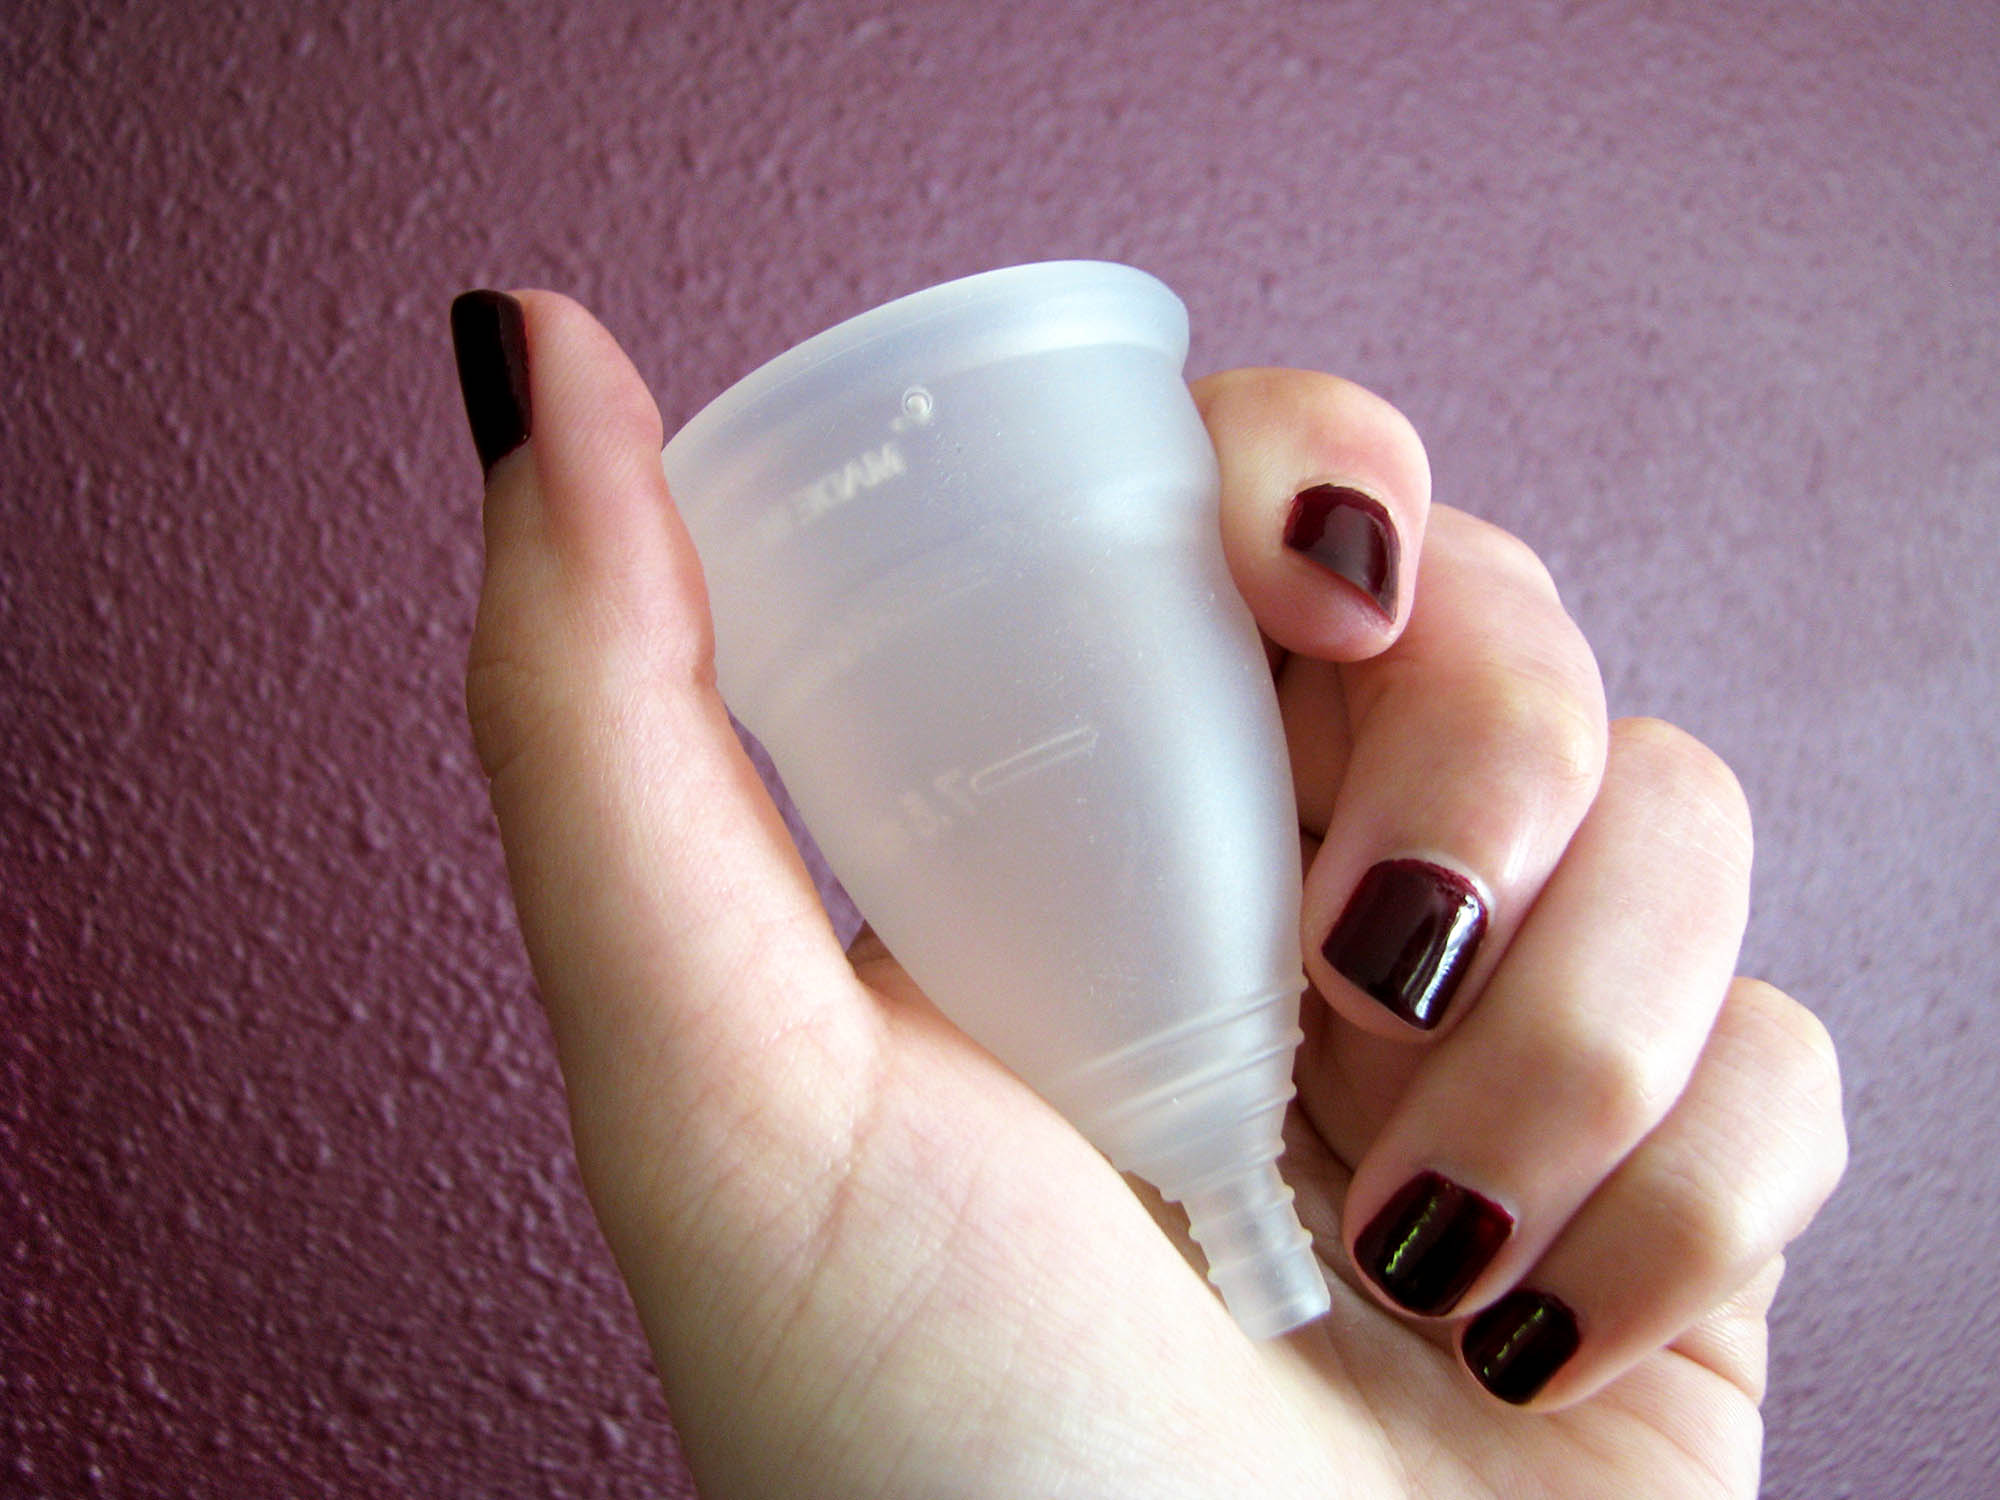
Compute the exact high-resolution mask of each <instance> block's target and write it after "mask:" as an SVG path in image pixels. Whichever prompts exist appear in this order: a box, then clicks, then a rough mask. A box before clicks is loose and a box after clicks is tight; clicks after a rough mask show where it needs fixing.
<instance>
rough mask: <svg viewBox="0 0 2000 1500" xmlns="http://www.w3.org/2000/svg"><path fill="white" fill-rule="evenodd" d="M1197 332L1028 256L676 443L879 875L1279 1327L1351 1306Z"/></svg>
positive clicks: (991, 1014)
mask: <svg viewBox="0 0 2000 1500" xmlns="http://www.w3.org/2000/svg"><path fill="white" fill-rule="evenodd" d="M1187 346H1188V322H1187V310H1186V309H1185V308H1184V307H1183V306H1182V305H1181V303H1180V300H1179V299H1178V298H1177V297H1175V296H1174V294H1173V293H1172V292H1171V291H1169V290H1168V289H1167V288H1166V287H1165V286H1164V285H1162V284H1161V283H1160V282H1158V281H1156V280H1154V279H1153V278H1152V277H1150V276H1148V275H1146V274H1144V273H1143V272H1140V271H1136V270H1133V269H1131V268H1129V267H1126V266H1117V265H1108V264H1100V263H1095V262H1084V261H1066V262H1054V263H1049V264H1043V265H1029V266H1016V267H1012V268H1010V269H1007V270H1000V271H992V272H988V273H987V274H985V275H981V276H973V277H969V278H967V279H965V280H962V281H954V282H949V283H947V284H945V285H943V286H937V287H933V288H931V289H930V290H928V291H923V292H918V293H916V294H915V295H913V296H909V297H904V298H902V299H900V300H898V301H895V302H891V303H888V304H886V305H885V306H882V307H879V308H877V309H875V310H874V311H872V312H868V313H864V314H863V315H861V316H860V317H857V318H854V319H852V320H850V321H848V322H846V323H842V324H840V325H839V326H838V327H835V328H833V329H830V330H829V331H827V332H825V333H822V334H820V335H819V336H818V337H816V338H813V339H810V340H808V341H807V342H805V343H803V344H800V345H799V346H798V347H796V348H794V349H792V350H790V351H789V352H787V353H785V354H782V355H780V356H779V357H778V358H777V359H775V360H773V361H771V362H770V363H769V364H767V365H765V366H764V367H763V368H761V369H759V370H757V371H756V372H755V373H753V374H751V375H749V376H747V377H746V378H745V379H743V380H742V381H741V382H739V383H738V384H737V385H735V386H733V387H731V388H730V389H729V390H728V391H726V392H724V393H723V394H722V395H721V396H719V397H717V398H716V399H715V400H714V401H713V402H711V403H710V404H709V405H708V406H707V407H706V408H705V409H704V410H702V412H701V413H700V414H699V415H697V416H696V417H695V418H694V420H693V421H691V422H689V423H688V424H687V426H686V427H685V428H683V429H682V430H681V431H680V432H679V433H678V434H676V435H675V436H674V438H673V439H672V440H671V441H670V442H669V443H668V444H667V446H666V451H665V453H664V455H663V459H664V463H665V466H666V472H667V478H668V481H669V484H670V485H671V487H672V490H673V493H674V496H675V499H676V501H677V503H678V504H679V506H680V508H681V511H682V514H683V516H684V517H685V519H686V521H687V525H688V528H689V530H690V531H691V532H692V534H693V536H694V541H695V546H696V550H697V551H698V552H699V554H700V557H701V562H702V568H703V572H704V574H705V576H706V579H707V583H708V589H709V597H710V602H711V604H712V607H713V610H714V614H715V630H716V669H717V673H718V677H719V680H720V684H721V688H722V692H723V696H724V698H725V699H726V700H727V702H728V703H729V705H730V707H731V709H732V710H733V711H734V712H735V713H736V715H737V717H738V718H740V719H741V720H742V721H743V723H744V724H745V725H747V726H748V727H749V728H750V730H751V731H752V732H753V733H755V734H756V736H757V737H758V738H759V739H760V740H761V741H762V742H763V743H764V746H765V748H766V749H767V750H768V751H769V752H770V755H771V758H772V760H773V761H774V762H775V763H776V765H777V767H778V770H779V772H780V774H781V775H782V776H783V777H784V780H785V785H786V786H787V788H789V790H790V791H791V794H792V796H793V798H794V800H795V801H796V802H797V804H798V807H799V810H800V812H801V813H802V814H803V816H804V818H805V820H806V824H807V826H808V827H809V828H811V830H812V833H813V836H814V838H815V839H816V840H817V841H818V842H819V845H820V847H821V849H822V850H823V852H824V853H825V855H826V857H827V859H828V861H829V862H830V863H831V865H832V867H833V869H834V871H835V873H837V874H838V875H839V877H840V879H841V881H842V883H843V884H844V885H845V886H846V887H847V890H848V892H849V894H851V895H852V896H853V898H854V900H855V902H856V904H857V905H858V906H859V907H860V909H861V911H862V912H863V913H865V914H866V915H867V917H868V919H869V921H870V922H871V923H872V924H873V925H874V927H875V930H876V931H877V933H878V934H880V936H881V938H882V940H883V941H884V942H885V943H886V944H887V945H888V947H889V948H890V950H891V951H892V952H893V953H894V954H895V955H896V957H897V958H898V959H900V960H901V961H902V963H903V964H904V965H905V967H906V968H907V969H908V970H909V972H910V974H911V976H912V978H914V979H915V980H916V982H917V983H918V984H919V985H921V986H922V987H923V989H924V991H925V993H926V994H928V995H929V996H930V997H931V998H932V1000H933V1001H935V1002H936V1004H937V1005H938V1006H939V1007H940V1008H941V1009H942V1010H943V1011H944V1012H945V1014H947V1015H948V1016H950V1017H951V1018H952V1020H953V1021H954V1022H955V1023H956V1024H957V1025H959V1026H960V1027H962V1028H963V1029H964V1030H965V1031H966V1032H967V1033H968V1034H970V1035H971V1036H972V1037H973V1038H974V1039H975V1040H977V1041H978V1042H980V1043H981V1044H982V1045H984V1046H985V1047H986V1048H988V1049H989V1050H990V1051H991V1052H993V1053H994V1054H995V1055H996V1056H997V1057H999V1058H1000V1060H1001V1061H1003V1062H1004V1063H1006V1064H1007V1066H1009V1067H1010V1068H1012V1069H1013V1070H1014V1071H1015V1072H1016V1073H1017V1074H1019V1075H1020V1077H1021V1078H1022V1079H1024V1080H1025V1081H1026V1082H1027V1083H1028V1084H1029V1085H1030V1086H1032V1087H1033V1088H1035V1089H1036V1090H1038V1091H1039V1092H1040V1093H1041V1094H1042V1096H1043V1097H1044V1098H1046V1099H1047V1100H1048V1101H1049V1102H1050V1103H1051V1104H1053V1105H1054V1106H1055V1107H1056V1108H1057V1109H1058V1110H1060V1111H1061V1112H1062V1113H1063V1114H1064V1115H1065V1116H1066V1117H1067V1118H1068V1119H1069V1120H1070V1121H1071V1122H1072V1123H1073V1124H1075V1125H1076V1127H1077V1128H1078V1129H1079V1130H1081V1131H1082V1132H1083V1133H1084V1135H1086V1136H1087V1137H1088V1138H1089V1139H1090V1140H1091V1141H1092V1142H1093V1143H1095V1144H1096V1145H1097V1147H1098V1148H1099V1149H1100V1150H1102V1151H1103V1152H1104V1153H1105V1154H1106V1155H1107V1156H1108V1157H1109V1158H1110V1159H1111V1161H1112V1162H1113V1163H1114V1164H1115V1165H1116V1166H1117V1167H1119V1168H1120V1169H1121V1170H1126V1171H1132V1172H1136V1173H1138V1174H1139V1175H1140V1176H1142V1177H1144V1178H1146V1179H1147V1180H1149V1181H1150V1182H1152V1183H1153V1184H1154V1185H1155V1186H1156V1187H1158V1188H1159V1190H1160V1191H1161V1192H1162V1193H1163V1194H1165V1195H1166V1196H1167V1197H1168V1198H1171V1199H1175V1200H1177V1201H1179V1202H1180V1203H1181V1204H1182V1205H1183V1206H1184V1207H1185V1208H1186V1210H1187V1214H1188V1218H1189V1221H1190V1226H1191V1229H1192V1232H1193V1234H1194V1238H1195V1240H1196V1241H1197V1243H1199V1244H1200V1245H1201V1247H1202V1250H1203V1253H1204V1255H1205V1256H1206V1257H1207V1260H1208V1267H1209V1278H1210V1280H1211V1281H1213V1282H1214V1283H1215V1284H1216V1286H1217V1287H1218V1288H1220V1290H1221V1292H1222V1296H1223V1300H1224V1302H1225V1304H1226V1305H1227V1306H1228V1308H1229V1310H1230V1311H1231V1313H1232V1314H1234V1316H1235V1317H1236V1319H1237V1321H1238V1322H1239V1323H1240V1324H1241V1326H1242V1327H1243V1328H1244V1329H1245V1330H1246V1331H1247V1332H1249V1333H1250V1334H1251V1335H1253V1336H1256V1337H1268V1336H1271V1335H1274V1334H1278V1333H1281V1332H1284V1331H1286V1330H1287V1329H1290V1328H1293V1327H1296V1326H1297V1325H1299V1324H1301V1323H1304V1322H1307V1321H1309V1320H1310V1319H1312V1318H1315V1317H1317V1316H1319V1315H1320V1314H1321V1313H1323V1312H1325V1311H1326V1308H1327V1305H1328V1299H1327V1288H1326V1282H1325V1278H1324V1276H1323V1274H1322V1272H1321V1270H1320V1267H1319V1264H1318V1262H1317V1260H1316V1259H1315V1258H1314V1256H1313V1253H1312V1250H1311V1243H1310V1237H1309V1236H1308V1235H1307V1234H1306V1232H1305V1231H1304V1230H1303V1229H1302V1228H1301V1227H1300V1225H1299V1221H1298V1217H1297V1215H1296V1214H1295V1213H1294V1211H1293V1209H1292V1204H1291V1199H1292V1194H1291V1190H1290V1189H1289V1188H1287V1187H1286V1186H1285V1185H1284V1183H1283V1182H1282V1180H1281V1179H1280V1178H1279V1175H1278V1171H1277V1167H1276V1161H1277V1158H1278V1156H1279V1154H1280V1151H1281V1142H1280V1138H1279V1128H1280V1125H1281V1122H1282V1121H1283V1118H1284V1113H1285V1107H1286V1104H1287V1102H1288V1101H1289V1100H1290V1098H1291V1095H1292V1082H1291V1063H1292V1052H1293V1049H1294V1048H1295V1046H1296V1045H1297V1043H1298V1040H1299V1031H1298V1001H1299V994H1300V992H1301V990H1302V989H1303V979H1302V976H1301V973H1300V963H1299V938H1298V918H1299V850H1298V831H1297V829H1298V822H1297V814H1296V811H1295V809H1294V806H1293V800H1292V790H1291V773H1290V768H1289V762H1288V760H1287V757H1286V752H1285V744H1284V737H1283V733H1282V731H1281V729H1280V726H1279V721H1278V710H1277V701H1276V696H1275V694H1274V691H1273V688H1272V683H1271V676H1270V672H1269V669H1268V667H1267V665H1266V661H1265V657H1264V653H1263V649H1262V646H1261V644H1260V642H1259V640H1258V636H1257V632H1256V628H1255V626H1254V625H1253V624H1252V622H1251V619H1250V616H1249V612H1248V611H1247V609H1246V608H1245V607H1244V605H1243V602H1242V600H1241V599H1240V598H1239V597H1238V595H1237V593H1236V591H1235V588H1234V586H1233V584H1232V583H1231V581H1230V578H1229V574H1228V572H1227V570H1226V568H1225V566H1224V564H1223V560H1222V552H1221V539H1220V533H1219V529H1218V525H1217V517H1216V504H1217V493H1218V480H1217V474H1216V464H1215V455H1214V452H1213V450H1212V449H1211V447H1210V446H1209V441H1208V435H1207V433H1206V431H1205V430H1204V428H1203V426H1202V423H1201V419H1200V416H1199V414H1198V413H1197V411H1196V410H1195V406H1194V401H1193V399H1192V397H1191V396H1190V395H1189V393H1188V389H1187V386H1186V385H1185V384H1184V383H1183V381H1182V378H1181V366H1182V364H1183V362H1184V361H1185V359H1186V357H1187Z"/></svg>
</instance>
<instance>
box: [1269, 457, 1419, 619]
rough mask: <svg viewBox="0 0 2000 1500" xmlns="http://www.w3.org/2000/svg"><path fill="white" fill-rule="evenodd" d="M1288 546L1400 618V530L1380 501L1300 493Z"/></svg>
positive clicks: (1321, 489)
mask: <svg viewBox="0 0 2000 1500" xmlns="http://www.w3.org/2000/svg"><path fill="white" fill-rule="evenodd" d="M1285 545H1286V546H1287V547H1290V548H1291V549H1292V550H1293V551H1294V552H1303V553H1304V554H1305V555H1306V556H1307V557H1310V558H1311V559H1312V560H1313V561H1314V562H1316V563H1318V564H1319V565H1320V566H1321V567H1323V568H1325V569H1326V570H1327V571H1328V572H1330V573H1335V574H1338V575H1339V576H1340V577H1342V578H1345V579H1346V580H1347V581H1348V582H1349V583H1351V584H1353V585H1354V586H1355V587H1356V588H1358V589H1360V590H1361V592H1362V593H1364V594H1366V595H1367V596H1368V597H1369V598H1370V599H1372V600H1373V601H1374V602H1375V607H1376V608H1377V609H1379V610H1381V611H1382V613H1383V614H1385V615H1387V616H1388V617H1389V618H1390V619H1392V620H1393V619H1394V618H1395V617H1396V555H1397V545H1396V528H1395V525H1394V523H1392V522H1391V521H1390V519H1389V512H1388V509H1387V508H1386V507H1385V506H1384V505H1383V504H1382V502H1381V501H1379V500H1377V499H1375V498H1374V497H1372V496H1370V495H1364V494H1362V493H1361V491H1359V490H1350V489H1345V488H1342V487H1341V486H1339V485H1332V484H1316V485H1314V486H1313V487H1312V488H1311V489H1308V490H1301V491H1299V493H1298V495H1297V496H1296V497H1295V498H1294V499H1293V501H1292V513H1291V514H1290V515H1289V516H1287V517H1286V518H1285Z"/></svg>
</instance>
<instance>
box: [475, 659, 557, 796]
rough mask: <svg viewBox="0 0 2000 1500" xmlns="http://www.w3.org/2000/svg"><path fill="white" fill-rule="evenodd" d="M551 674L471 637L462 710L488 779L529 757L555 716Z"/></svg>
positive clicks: (481, 766) (496, 776) (500, 775)
mask: <svg viewBox="0 0 2000 1500" xmlns="http://www.w3.org/2000/svg"><path fill="white" fill-rule="evenodd" d="M548 679H549V674H548V673H547V672H545V671H542V670H539V669H537V668H536V667H534V666H531V665H530V664H528V663H527V662H524V661H522V660H521V659H519V658H518V657H514V656H508V655H501V654H498V653H496V652H493V651H491V650H486V649H482V648H481V646H480V644H479V643H478V641H477V640H476V639H475V643H474V650H473V655H472V658H471V660H470V661H468V662H467V664H466V668H465V713H466V719H467V720H468V722H469V723H470V724H471V726H472V744H473V748H474V750H475V751H476V752H477V753H478V756H479V765H480V768H481V770H483V771H484V772H485V773H486V779H487V780H488V781H489V782H492V781H498V780H499V779H500V778H501V777H502V776H503V775H505V774H506V773H507V772H508V771H509V770H510V769H511V768H512V767H514V766H516V765H518V764H519V763H521V762H522V761H523V760H525V759H528V758H530V757H531V754H532V747H533V746H535V745H536V744H537V743H539V742H540V741H542V740H543V739H544V738H546V736H547V734H548V731H549V727H550V725H551V724H552V723H553V722H554V721H555V719H556V716H557V715H556V707H557V706H556V703H555V701H554V688H553V685H552V684H551V683H550V682H549V680H548Z"/></svg>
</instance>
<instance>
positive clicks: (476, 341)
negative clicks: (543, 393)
mask: <svg viewBox="0 0 2000 1500" xmlns="http://www.w3.org/2000/svg"><path fill="white" fill-rule="evenodd" d="M451 345H452V349H453V350H454V351H455V352H456V353H457V355H458V384H459V389H460V390H461V391H463V392H464V393H465V415H466V419H467V420H468V421H470V422H471V423H472V444H473V446H474V447H475V448H477V449H478V450H479V466H480V468H482V469H483V470H485V471H486V472H487V473H489V474H490V473H492V472H493V466H494V465H495V464H497V463H499V462H500V460H501V459H503V458H505V457H506V456H507V455H508V454H510V453H512V452H513V451H514V450H515V449H516V448H518V447H520V446H521V444H523V443H525V442H527V440H528V430H529V427H530V425H531V418H532V416H533V409H532V406H531V403H530V400H529V396H528V332H527V324H526V323H525V322H524V321H523V319H522V317H521V304H520V303H519V302H517V301H515V300H514V299H513V298H512V297H510V296H508V295H507V294H506V293H505V292H483V291H482V292H466V293H465V294H464V295H463V296H460V297H457V298H454V299H453V301H452V304H451Z"/></svg>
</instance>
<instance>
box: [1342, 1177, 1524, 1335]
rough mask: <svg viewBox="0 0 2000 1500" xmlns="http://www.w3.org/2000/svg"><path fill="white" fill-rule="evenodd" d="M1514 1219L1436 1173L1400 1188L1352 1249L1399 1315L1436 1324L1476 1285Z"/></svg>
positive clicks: (1511, 1228)
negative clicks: (1415, 1316)
mask: <svg viewBox="0 0 2000 1500" xmlns="http://www.w3.org/2000/svg"><path fill="white" fill-rule="evenodd" d="M1513 1232H1514V1216H1513V1215H1512V1214H1510V1213H1508V1212H1507V1210H1506V1209H1504V1208H1502V1207H1501V1206H1500V1205H1499V1204H1497V1203H1495V1202H1493V1201H1492V1200H1491V1199H1489V1198H1482V1197H1481V1196H1480V1195H1479V1194H1477V1193H1475V1192H1473V1191H1472V1190H1471V1189H1470V1188H1462V1187H1460V1186H1459V1185H1458V1184H1457V1183H1455V1182H1453V1181H1452V1180H1451V1179H1450V1178H1448V1177H1444V1176H1440V1175H1439V1174H1438V1173H1436V1172H1420V1173H1418V1174H1417V1175H1416V1176H1415V1177H1412V1178H1411V1179H1410V1180H1409V1181H1408V1182H1407V1183H1405V1184H1404V1185H1403V1188H1402V1191H1401V1192H1399V1193H1397V1194H1396V1196H1395V1197H1393V1198H1391V1199H1390V1200H1389V1201H1388V1203H1387V1204H1385V1205H1384V1206H1383V1208H1382V1210H1381V1212H1379V1213H1377V1214H1376V1215H1375V1217H1374V1218H1373V1219H1370V1220H1369V1221H1368V1227H1367V1228H1366V1229H1364V1230H1362V1231H1361V1235H1360V1237H1359V1238H1358V1239H1356V1240H1355V1242H1354V1259H1355V1263H1356V1264H1358V1265H1359V1266H1360V1267H1361V1269H1362V1270H1363V1271H1364V1272H1366V1273H1367V1276H1368V1279H1369V1280H1370V1281H1372V1282H1374V1283H1375V1285H1377V1286H1379V1287H1380V1288H1381V1289H1382V1290H1383V1291H1384V1292H1385V1293H1387V1294H1388V1296H1389V1298H1390V1300H1391V1301H1393V1302H1395V1303H1396V1304H1397V1305H1398V1306H1399V1307H1403V1308H1407V1309H1408V1310H1409V1311H1411V1312H1413V1313H1416V1314H1418V1315H1419V1316H1422V1317H1426V1318H1441V1317H1443V1316H1444V1315H1445V1314H1446V1313H1448V1312H1450V1311H1451V1309H1452V1308H1453V1307H1454V1306H1456V1305H1457V1302H1458V1299H1459V1298H1460V1297H1463V1296H1464V1295H1465V1289H1466V1288H1467V1287H1469V1286H1471V1285H1472V1283H1473V1282H1475V1281H1477V1280H1478V1279H1479V1273H1480V1272H1481V1271H1483V1270H1485V1269H1486V1267H1487V1265H1488V1264H1489V1263H1490V1262H1491V1261H1492V1259H1493V1257H1494V1256H1495V1255H1496V1254H1498V1253H1499V1250H1500V1247H1501V1246H1502V1245H1504V1244H1505V1243H1506V1242H1507V1236H1508V1235H1510V1234H1512V1233H1513Z"/></svg>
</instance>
